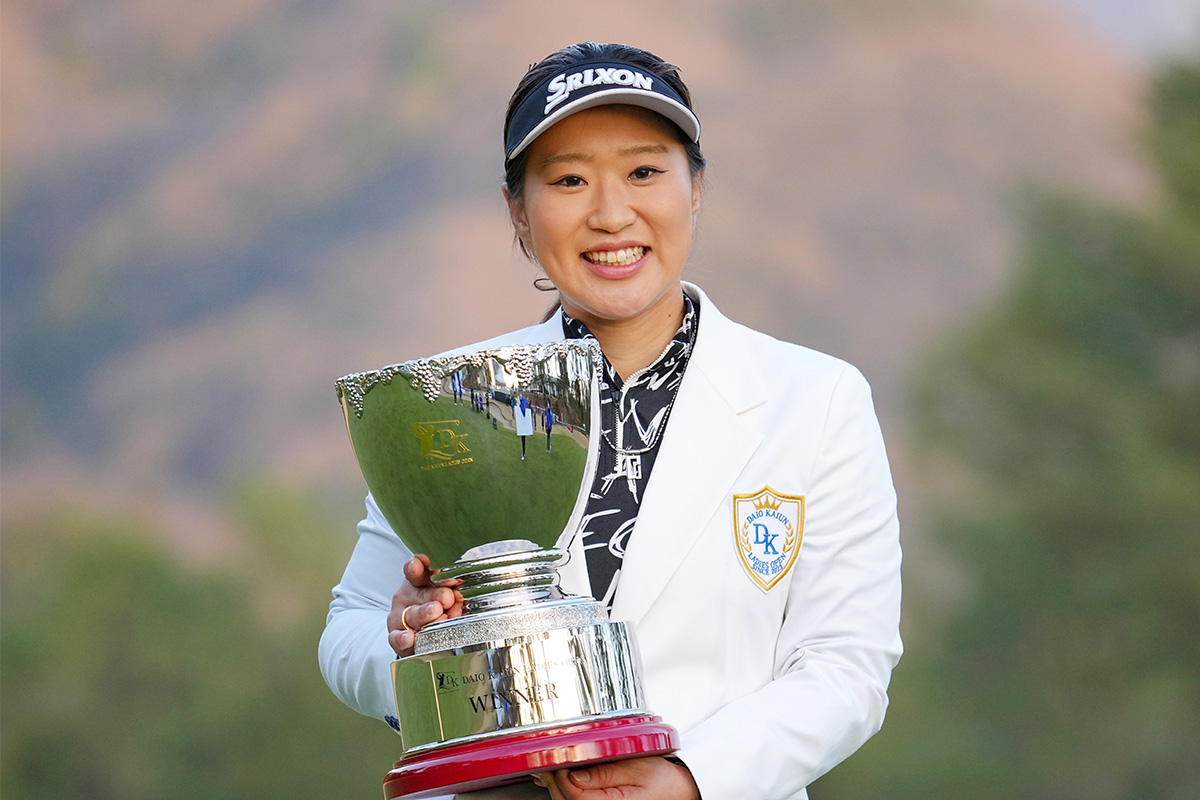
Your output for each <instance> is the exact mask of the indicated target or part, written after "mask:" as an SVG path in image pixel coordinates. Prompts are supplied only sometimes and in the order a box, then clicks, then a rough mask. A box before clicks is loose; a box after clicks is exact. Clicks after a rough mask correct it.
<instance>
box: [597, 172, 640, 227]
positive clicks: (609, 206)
mask: <svg viewBox="0 0 1200 800" xmlns="http://www.w3.org/2000/svg"><path fill="white" fill-rule="evenodd" d="M593 198H594V203H593V206H592V211H591V213H590V214H589V215H588V227H590V228H591V229H592V230H596V231H603V232H605V233H616V232H617V231H620V230H623V229H625V228H627V227H629V226H630V225H632V224H633V222H634V220H636V219H637V210H636V209H635V208H634V205H633V202H632V200H633V198H631V197H630V196H629V187H628V186H626V185H625V182H624V181H619V182H617V181H612V180H605V181H600V182H599V185H597V186H596V189H595V191H594V192H593Z"/></svg>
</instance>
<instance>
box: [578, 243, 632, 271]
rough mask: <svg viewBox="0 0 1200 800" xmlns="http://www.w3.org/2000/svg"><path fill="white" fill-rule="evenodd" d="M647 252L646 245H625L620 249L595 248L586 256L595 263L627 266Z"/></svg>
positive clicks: (585, 254)
mask: <svg viewBox="0 0 1200 800" xmlns="http://www.w3.org/2000/svg"><path fill="white" fill-rule="evenodd" d="M645 254H646V248H645V247H623V248H621V249H620V250H593V251H591V252H588V253H584V257H585V258H587V260H588V261H591V262H592V263H594V264H610V265H613V266H621V267H625V266H628V265H630V264H633V263H634V262H636V261H638V260H639V259H640V258H641V257H642V256H643V255H645Z"/></svg>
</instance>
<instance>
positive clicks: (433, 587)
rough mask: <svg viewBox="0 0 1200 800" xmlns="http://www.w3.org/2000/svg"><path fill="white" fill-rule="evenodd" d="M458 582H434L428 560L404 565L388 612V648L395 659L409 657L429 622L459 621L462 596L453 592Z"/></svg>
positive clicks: (415, 558) (417, 558)
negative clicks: (457, 618)
mask: <svg viewBox="0 0 1200 800" xmlns="http://www.w3.org/2000/svg"><path fill="white" fill-rule="evenodd" d="M458 583H459V581H457V580H451V581H445V582H444V583H438V582H435V581H434V572H433V570H431V569H430V568H429V556H426V555H417V556H413V557H412V558H410V559H409V560H408V561H407V562H406V563H405V565H404V583H403V584H402V585H401V586H400V588H399V589H397V590H396V593H395V594H394V595H392V610H391V611H390V612H388V618H387V628H388V644H390V645H391V646H392V649H393V650H395V651H396V655H398V656H411V655H412V654H413V647H414V646H415V645H416V643H417V631H419V630H421V628H424V627H425V626H426V625H428V624H429V623H431V622H437V621H438V620H442V619H447V618H449V617H461V616H462V613H463V598H462V595H461V594H459V593H458V592H456V591H455V590H454V588H453V587H454V586H457V585H458Z"/></svg>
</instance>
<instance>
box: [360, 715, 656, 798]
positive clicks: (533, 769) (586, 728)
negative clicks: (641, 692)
mask: <svg viewBox="0 0 1200 800" xmlns="http://www.w3.org/2000/svg"><path fill="white" fill-rule="evenodd" d="M678 747H679V734H678V733H676V731H675V729H674V728H672V727H671V726H670V725H667V724H666V723H664V722H663V721H662V720H661V719H660V718H659V717H655V716H651V715H650V714H640V715H635V716H629V717H619V718H617V719H601V720H595V721H593V722H580V723H575V724H571V725H561V726H558V727H554V728H541V729H538V730H536V731H527V732H524V733H520V732H514V733H510V734H505V735H501V736H495V737H491V738H488V739H486V740H483V741H477V742H470V743H466V744H457V745H449V746H447V747H440V748H437V749H435V750H430V751H427V752H424V753H417V754H415V755H412V756H406V757H404V758H401V759H400V760H399V761H397V762H396V766H395V768H394V769H393V770H392V771H391V772H389V773H388V776H387V778H386V779H385V780H384V782H383V796H384V797H385V798H387V800H397V798H405V799H406V800H409V799H410V798H411V800H417V798H421V797H436V796H437V795H443V794H454V793H455V792H471V791H475V790H476V789H490V788H492V787H494V786H503V785H504V784H507V783H516V782H517V781H520V780H523V779H525V778H527V777H529V776H530V775H533V774H535V773H538V772H551V771H553V770H556V769H562V768H575V767H582V766H585V765H587V764H599V763H601V762H604V761H618V760H620V759H623V758H633V757H636V756H661V755H666V754H667V753H670V752H672V751H673V750H675V749H677V748H678Z"/></svg>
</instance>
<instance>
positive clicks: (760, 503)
mask: <svg viewBox="0 0 1200 800" xmlns="http://www.w3.org/2000/svg"><path fill="white" fill-rule="evenodd" d="M781 505H783V503H782V502H781V501H779V500H774V499H772V498H771V496H770V495H763V496H762V497H760V498H759V499H757V500H755V501H754V508H755V509H764V508H769V509H771V510H772V511H778V510H779V507H780V506H781Z"/></svg>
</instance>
